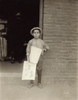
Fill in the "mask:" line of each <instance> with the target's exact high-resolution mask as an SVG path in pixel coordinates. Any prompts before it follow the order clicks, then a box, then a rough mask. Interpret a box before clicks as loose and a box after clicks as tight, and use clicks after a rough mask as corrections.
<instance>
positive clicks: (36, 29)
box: [26, 27, 49, 88]
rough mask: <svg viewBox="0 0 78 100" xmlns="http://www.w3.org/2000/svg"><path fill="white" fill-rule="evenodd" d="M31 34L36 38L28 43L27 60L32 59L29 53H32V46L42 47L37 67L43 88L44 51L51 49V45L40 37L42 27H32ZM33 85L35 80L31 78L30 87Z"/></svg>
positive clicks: (39, 83) (39, 81)
mask: <svg viewBox="0 0 78 100" xmlns="http://www.w3.org/2000/svg"><path fill="white" fill-rule="evenodd" d="M30 34H31V35H32V36H33V37H34V38H33V39H31V40H30V41H29V42H28V45H27V49H26V52H27V60H28V61H30V58H29V55H30V51H31V46H34V47H37V48H40V49H42V53H41V55H40V59H39V61H38V63H37V68H36V69H37V75H38V86H39V87H40V88H41V87H42V85H41V74H42V62H43V55H44V52H45V51H47V50H48V49H49V47H48V45H47V44H46V43H45V42H44V41H43V40H42V39H40V36H41V34H42V31H41V28H39V27H34V28H32V29H31V31H30ZM33 85H34V82H33V80H31V81H30V86H29V87H32V86H33Z"/></svg>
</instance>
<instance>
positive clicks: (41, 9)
mask: <svg viewBox="0 0 78 100" xmlns="http://www.w3.org/2000/svg"><path fill="white" fill-rule="evenodd" d="M43 26H44V0H40V6H39V27H40V28H41V29H42V37H41V38H42V39H43V34H44V33H43V28H44V27H43Z"/></svg>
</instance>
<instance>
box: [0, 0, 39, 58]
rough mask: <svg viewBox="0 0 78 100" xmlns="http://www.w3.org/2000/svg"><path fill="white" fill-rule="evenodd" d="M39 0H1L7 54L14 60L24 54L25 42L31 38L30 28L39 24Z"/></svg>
mask: <svg viewBox="0 0 78 100" xmlns="http://www.w3.org/2000/svg"><path fill="white" fill-rule="evenodd" d="M39 4H40V0H1V1H0V17H1V18H3V19H6V20H7V21H8V24H7V43H8V50H7V51H8V56H14V58H15V59H16V60H19V59H22V58H23V57H24V56H25V48H26V47H25V46H24V45H23V44H24V43H25V42H26V43H28V41H29V40H30V39H31V38H32V36H31V35H30V29H31V28H33V27H37V26H39Z"/></svg>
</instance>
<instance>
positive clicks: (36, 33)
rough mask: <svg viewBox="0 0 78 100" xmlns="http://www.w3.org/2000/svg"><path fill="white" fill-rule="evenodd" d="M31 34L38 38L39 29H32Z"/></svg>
mask: <svg viewBox="0 0 78 100" xmlns="http://www.w3.org/2000/svg"><path fill="white" fill-rule="evenodd" d="M33 36H34V38H36V39H38V38H39V37H40V32H39V30H34V31H33Z"/></svg>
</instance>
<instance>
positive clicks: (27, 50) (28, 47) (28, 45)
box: [26, 41, 31, 61]
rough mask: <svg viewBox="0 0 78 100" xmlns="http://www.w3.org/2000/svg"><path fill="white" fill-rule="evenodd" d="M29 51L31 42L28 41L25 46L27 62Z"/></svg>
mask: <svg viewBox="0 0 78 100" xmlns="http://www.w3.org/2000/svg"><path fill="white" fill-rule="evenodd" d="M30 50H31V41H29V42H28V44H27V49H26V55H27V61H29V55H30Z"/></svg>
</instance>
